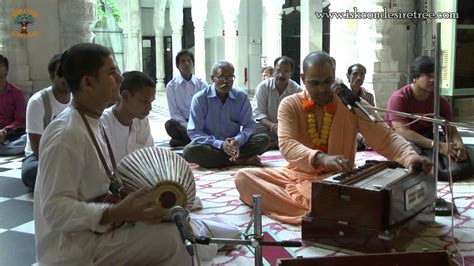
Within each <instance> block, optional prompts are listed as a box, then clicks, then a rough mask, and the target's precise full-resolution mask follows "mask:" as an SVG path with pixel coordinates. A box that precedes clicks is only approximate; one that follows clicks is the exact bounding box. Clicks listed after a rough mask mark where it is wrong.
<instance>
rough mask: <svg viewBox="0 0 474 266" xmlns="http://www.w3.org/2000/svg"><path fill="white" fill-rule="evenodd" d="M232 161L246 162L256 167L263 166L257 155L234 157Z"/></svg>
mask: <svg viewBox="0 0 474 266" xmlns="http://www.w3.org/2000/svg"><path fill="white" fill-rule="evenodd" d="M234 162H235V164H248V165H255V166H258V167H262V166H263V164H262V162H261V161H260V157H258V156H257V155H254V156H252V157H249V158H245V159H242V158H237V159H235V161H234Z"/></svg>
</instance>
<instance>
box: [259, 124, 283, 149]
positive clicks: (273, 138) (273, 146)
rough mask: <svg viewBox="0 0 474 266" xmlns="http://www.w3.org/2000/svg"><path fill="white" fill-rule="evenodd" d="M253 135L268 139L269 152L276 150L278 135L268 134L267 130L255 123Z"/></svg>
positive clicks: (262, 125)
mask: <svg viewBox="0 0 474 266" xmlns="http://www.w3.org/2000/svg"><path fill="white" fill-rule="evenodd" d="M255 134H265V135H267V136H268V137H269V138H270V146H269V147H268V149H269V150H278V149H279V148H278V135H277V134H275V133H273V132H270V130H268V128H267V127H266V126H265V125H264V124H261V123H257V125H256V128H255Z"/></svg>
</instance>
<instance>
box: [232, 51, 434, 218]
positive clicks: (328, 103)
mask: <svg viewBox="0 0 474 266" xmlns="http://www.w3.org/2000/svg"><path fill="white" fill-rule="evenodd" d="M332 67H333V65H332V63H331V58H330V56H329V55H328V54H326V53H324V52H313V53H310V54H309V55H308V56H306V58H305V60H304V62H303V74H301V79H302V80H303V82H304V84H305V86H306V90H305V91H303V92H300V93H297V94H293V95H291V96H289V97H287V98H285V100H284V101H282V103H281V105H280V108H279V110H278V124H279V127H278V137H279V139H280V143H279V145H280V151H281V152H282V154H283V156H284V157H285V159H286V160H287V161H288V162H289V164H288V165H287V166H286V167H284V168H281V169H268V168H264V169H261V168H247V169H242V170H239V171H238V172H237V174H236V175H235V184H236V187H237V190H238V191H239V193H240V199H241V200H242V201H243V202H244V203H246V204H247V205H252V195H253V194H256V193H257V194H260V195H261V196H262V211H263V212H264V213H265V214H266V215H268V216H270V217H272V218H274V219H276V220H279V221H282V222H286V223H290V224H300V223H301V217H302V216H304V215H305V213H306V212H308V211H309V209H310V205H311V183H312V182H313V181H315V180H322V179H324V178H326V177H328V176H330V175H332V174H334V173H335V172H348V171H351V170H352V169H353V167H354V159H355V153H356V148H357V142H356V137H357V133H358V132H360V133H361V134H362V135H363V136H364V137H365V139H366V140H367V142H368V143H369V145H370V147H372V148H373V149H374V150H375V151H377V152H378V153H380V154H381V155H383V156H385V157H387V158H388V159H390V160H393V161H396V162H398V163H400V164H402V165H403V166H405V167H407V168H416V169H423V170H424V171H425V172H429V171H430V170H431V163H430V161H429V160H428V158H425V157H421V156H419V155H418V154H417V153H416V152H415V151H414V150H413V149H412V148H411V147H410V145H409V144H408V143H407V142H406V141H405V140H404V139H403V138H402V137H400V136H399V135H397V134H395V133H394V132H393V131H391V130H390V129H389V128H387V127H386V125H385V124H384V123H373V122H371V121H369V120H368V119H367V118H366V117H365V116H364V115H363V114H362V112H360V110H356V115H354V114H352V113H351V112H350V111H349V109H347V108H346V107H345V105H344V104H343V103H342V101H341V99H340V98H339V97H334V96H335V95H334V92H332V91H331V85H332V84H333V82H334V80H335V77H334V71H333V69H332ZM363 103H364V104H366V102H363Z"/></svg>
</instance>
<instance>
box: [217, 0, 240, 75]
mask: <svg viewBox="0 0 474 266" xmlns="http://www.w3.org/2000/svg"><path fill="white" fill-rule="evenodd" d="M220 4H221V12H222V17H223V18H224V35H225V36H224V41H225V60H227V61H229V62H231V63H232V64H234V66H237V65H238V62H237V61H238V46H237V34H238V30H239V21H238V18H239V12H240V0H235V1H227V0H220Z"/></svg>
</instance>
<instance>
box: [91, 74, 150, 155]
mask: <svg viewBox="0 0 474 266" xmlns="http://www.w3.org/2000/svg"><path fill="white" fill-rule="evenodd" d="M155 87H156V82H155V81H154V80H153V79H151V78H150V77H149V76H148V75H147V74H145V73H143V72H140V71H130V72H125V73H123V82H122V85H121V86H120V96H121V97H120V100H119V101H118V103H117V104H115V105H113V106H111V107H109V108H107V109H105V110H104V112H103V113H102V117H101V118H100V119H101V121H102V125H103V126H104V131H105V133H106V134H107V136H108V137H109V141H110V145H111V147H112V150H113V151H114V156H115V160H116V162H117V163H118V162H120V161H121V160H122V158H123V157H125V156H126V155H127V154H129V153H131V152H133V151H135V150H138V149H141V148H146V147H153V137H152V136H151V131H150V122H149V121H148V117H147V116H148V114H149V113H150V111H151V108H152V106H151V104H152V103H153V101H154V100H155V93H156V88H155Z"/></svg>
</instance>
